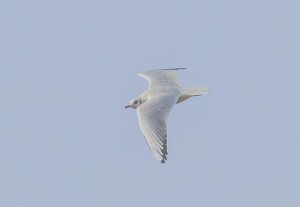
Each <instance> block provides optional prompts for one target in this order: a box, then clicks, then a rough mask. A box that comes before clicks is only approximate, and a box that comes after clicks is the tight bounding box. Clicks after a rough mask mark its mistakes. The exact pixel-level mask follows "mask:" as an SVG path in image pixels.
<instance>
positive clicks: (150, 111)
mask: <svg viewBox="0 0 300 207" xmlns="http://www.w3.org/2000/svg"><path fill="white" fill-rule="evenodd" d="M179 95H180V93H179V91H177V90H171V91H169V92H168V93H166V92H164V93H160V94H156V96H155V97H154V98H152V99H150V100H148V101H146V102H145V103H143V104H142V105H140V106H139V107H138V108H137V114H138V120H139V125H140V129H141V131H142V133H143V134H144V137H145V139H146V142H147V144H148V146H149V148H150V149H151V151H152V152H153V154H154V156H155V157H156V159H158V160H159V161H160V162H161V163H164V162H165V160H166V159H167V154H168V152H167V123H166V122H167V118H168V115H169V113H170V111H171V109H172V107H173V106H174V105H175V104H176V101H177V100H178V97H179Z"/></svg>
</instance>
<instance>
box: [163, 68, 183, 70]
mask: <svg viewBox="0 0 300 207" xmlns="http://www.w3.org/2000/svg"><path fill="white" fill-rule="evenodd" d="M186 69H187V68H163V69H159V70H186Z"/></svg>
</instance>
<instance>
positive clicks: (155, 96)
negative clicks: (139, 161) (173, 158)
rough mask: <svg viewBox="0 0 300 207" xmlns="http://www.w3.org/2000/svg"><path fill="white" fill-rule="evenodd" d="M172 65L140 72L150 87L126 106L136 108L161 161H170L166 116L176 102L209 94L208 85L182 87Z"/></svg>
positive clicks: (144, 133) (148, 138) (147, 139)
mask: <svg viewBox="0 0 300 207" xmlns="http://www.w3.org/2000/svg"><path fill="white" fill-rule="evenodd" d="M183 69H185V68H170V69H158V70H148V71H145V72H142V73H140V74H139V76H141V77H142V78H145V79H146V80H147V81H148V82H149V86H148V89H147V90H146V91H144V92H143V93H142V94H141V95H139V96H138V97H137V98H134V99H132V100H131V101H130V102H129V104H128V105H127V106H125V108H133V109H136V111H137V116H138V122H139V126H140V129H141V131H142V133H143V135H144V137H145V139H146V142H147V144H148V146H149V148H150V149H151V151H152V153H153V154H154V156H155V158H156V159H157V160H159V161H160V162H161V163H165V161H166V160H167V154H168V152H167V123H166V122H167V118H168V115H169V113H170V111H171V109H172V107H173V106H174V105H175V104H178V103H181V102H182V101H185V100H187V99H188V98H190V97H192V96H201V95H204V94H207V92H208V88H207V87H193V88H182V87H181V86H180V84H179V82H178V79H177V77H176V71H177V70H183Z"/></svg>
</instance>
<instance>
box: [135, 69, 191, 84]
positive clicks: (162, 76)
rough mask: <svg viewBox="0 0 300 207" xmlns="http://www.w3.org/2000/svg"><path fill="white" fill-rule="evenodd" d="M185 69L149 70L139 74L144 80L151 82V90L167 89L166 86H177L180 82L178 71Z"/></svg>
mask: <svg viewBox="0 0 300 207" xmlns="http://www.w3.org/2000/svg"><path fill="white" fill-rule="evenodd" d="M181 69H185V68H170V69H159V70H148V71H145V72H142V73H140V74H139V76H141V77H142V78H145V79H146V80H148V82H149V88H155V87H159V88H162V87H165V86H172V85H173V86H177V85H179V81H178V79H177V76H176V72H175V71H176V70H181Z"/></svg>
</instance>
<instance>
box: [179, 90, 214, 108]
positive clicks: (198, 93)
mask: <svg viewBox="0 0 300 207" xmlns="http://www.w3.org/2000/svg"><path fill="white" fill-rule="evenodd" d="M207 93H208V87H206V86H204V87H195V88H184V89H182V91H181V95H180V97H179V98H178V100H177V104H178V103H180V102H182V101H185V100H186V99H188V98H190V97H192V96H201V95H205V94H207Z"/></svg>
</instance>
